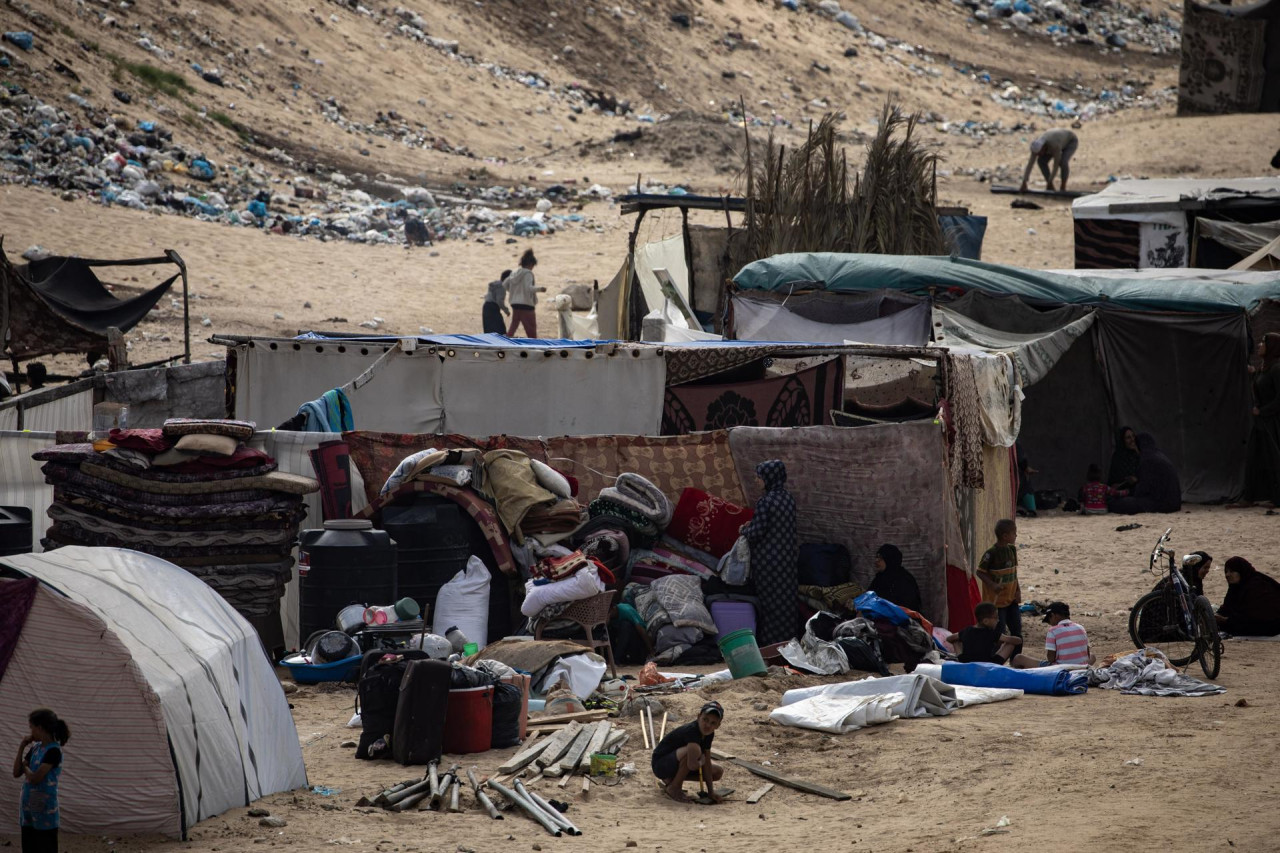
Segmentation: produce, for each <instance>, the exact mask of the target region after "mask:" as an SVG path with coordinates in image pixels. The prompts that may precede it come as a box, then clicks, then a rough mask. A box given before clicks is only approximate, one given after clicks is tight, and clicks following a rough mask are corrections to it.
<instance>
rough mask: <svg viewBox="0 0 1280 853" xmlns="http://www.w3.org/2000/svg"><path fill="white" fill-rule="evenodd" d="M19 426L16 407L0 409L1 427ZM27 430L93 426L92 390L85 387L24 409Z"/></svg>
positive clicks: (10, 428) (72, 428)
mask: <svg viewBox="0 0 1280 853" xmlns="http://www.w3.org/2000/svg"><path fill="white" fill-rule="evenodd" d="M17 428H18V408H17V407H16V406H14V407H11V408H8V409H4V410H3V411H0V430H16V429H17ZM22 428H23V429H24V430H36V431H39V430H46V431H53V430H56V429H69V430H90V429H93V389H92V388H86V389H85V390H83V391H80V392H79V393H76V394H71V395H68V396H66V397H61V398H59V399H57V400H51V401H49V402H48V403H44V404H42V405H39V406H32V407H31V408H27V409H24V410H23V412H22Z"/></svg>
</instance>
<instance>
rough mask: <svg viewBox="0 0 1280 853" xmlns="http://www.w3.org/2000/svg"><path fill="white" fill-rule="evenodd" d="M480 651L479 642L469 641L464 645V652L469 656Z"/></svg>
mask: <svg viewBox="0 0 1280 853" xmlns="http://www.w3.org/2000/svg"><path fill="white" fill-rule="evenodd" d="M478 651H480V646H479V644H477V643H467V644H466V645H465V646H463V647H462V653H463V654H464V655H466V656H467V657H471V656H472V655H474V654H475V653H476V652H478Z"/></svg>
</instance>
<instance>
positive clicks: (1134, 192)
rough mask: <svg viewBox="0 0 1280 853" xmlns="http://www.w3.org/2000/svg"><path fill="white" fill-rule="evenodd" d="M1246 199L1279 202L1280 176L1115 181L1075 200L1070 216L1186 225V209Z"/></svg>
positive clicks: (1196, 208) (1279, 203)
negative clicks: (1174, 217)
mask: <svg viewBox="0 0 1280 853" xmlns="http://www.w3.org/2000/svg"><path fill="white" fill-rule="evenodd" d="M1245 199H1258V200H1263V201H1270V202H1274V203H1275V204H1278V205H1280V177H1266V178H1163V179H1154V180H1141V181H1137V180H1133V181H1113V182H1112V183H1109V184H1107V185H1106V186H1105V187H1104V188H1103V189H1101V190H1099V191H1098V192H1096V193H1093V194H1092V195H1086V196H1082V197H1080V198H1078V199H1076V200H1075V201H1073V202H1072V203H1071V216H1072V217H1073V218H1075V219H1127V220H1131V221H1138V222H1169V223H1170V224H1182V225H1185V224H1186V217H1185V213H1184V212H1185V211H1188V210H1202V209H1204V208H1205V207H1207V206H1212V205H1214V204H1221V203H1223V202H1230V201H1240V200H1245ZM1172 216H1176V217H1178V220H1177V221H1175V220H1174V219H1172V218H1171V217H1172Z"/></svg>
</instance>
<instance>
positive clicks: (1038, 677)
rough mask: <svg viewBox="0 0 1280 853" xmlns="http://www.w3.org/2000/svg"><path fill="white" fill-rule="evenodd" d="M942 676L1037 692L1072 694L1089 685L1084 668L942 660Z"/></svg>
mask: <svg viewBox="0 0 1280 853" xmlns="http://www.w3.org/2000/svg"><path fill="white" fill-rule="evenodd" d="M942 680H943V681H945V682H946V683H947V684H964V685H969V686H971V687H1014V688H1017V689H1018V690H1022V691H1024V692H1026V693H1034V694H1035V695H1037V696H1074V695H1077V694H1080V693H1085V692H1087V691H1088V689H1089V675H1088V672H1087V671H1086V670H1082V669H1081V670H1074V671H1072V670H1064V669H1014V668H1013V667H1009V666H1001V665H999V664H994V663H944V664H943V665H942Z"/></svg>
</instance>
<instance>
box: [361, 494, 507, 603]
mask: <svg viewBox="0 0 1280 853" xmlns="http://www.w3.org/2000/svg"><path fill="white" fill-rule="evenodd" d="M472 528H475V532H476V533H479V532H480V530H479V525H477V524H476V522H475V521H474V520H473V519H472V518H471V516H470V515H468V514H467V513H466V511H465V510H464V509H463V508H462V507H460V506H458V505H457V504H456V503H454V502H453V501H451V500H449V499H448V498H442V497H438V496H436V495H417V496H415V498H414V499H413V501H412V502H409V503H403V504H398V505H392V506H389V507H386V508H384V509H383V510H382V529H383V530H385V531H387V533H389V534H390V535H391V538H392V539H394V540H395V541H396V550H397V559H396V578H397V588H398V590H399V595H400V596H401V597H402V598H412V599H413V600H414V601H416V602H418V606H419V607H421V608H422V610H423V612H425V613H426V614H427V619H428V620H434V619H435V616H436V612H435V610H436V596H437V595H439V593H440V587H442V586H443V585H444V584H445V583H446V582H448V581H449V580H451V579H452V578H453V576H454V575H456V574H457V573H458V572H460V571H462V570H463V569H465V568H466V566H467V558H468V557H470V556H471V554H472V553H478V552H473V551H472V541H473V537H472V535H471V534H472ZM481 539H482V540H483V535H482V536H481ZM486 547H487V546H486ZM428 624H430V621H428Z"/></svg>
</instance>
